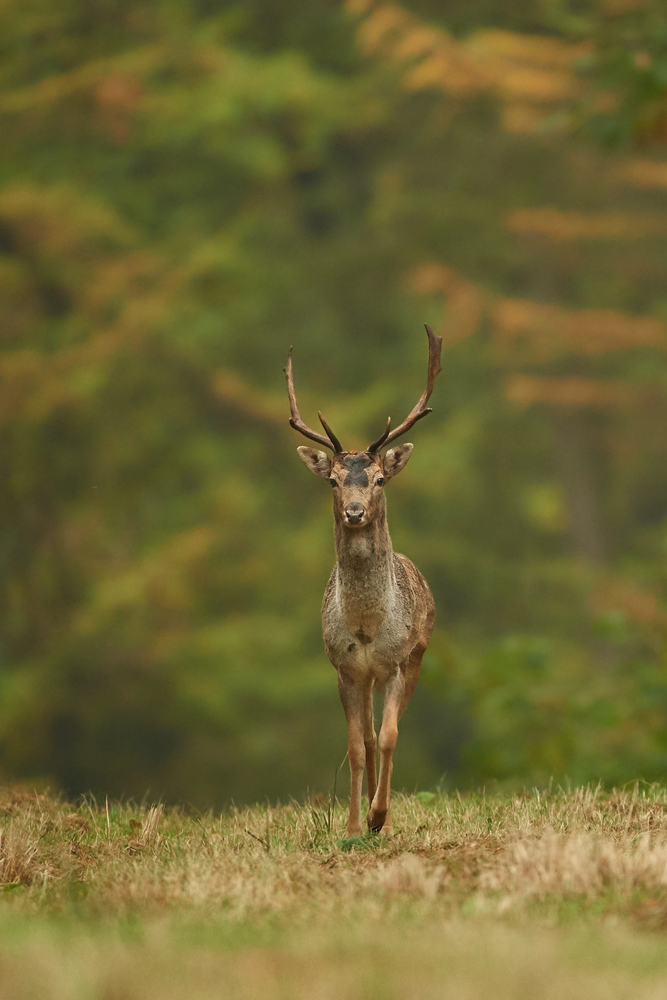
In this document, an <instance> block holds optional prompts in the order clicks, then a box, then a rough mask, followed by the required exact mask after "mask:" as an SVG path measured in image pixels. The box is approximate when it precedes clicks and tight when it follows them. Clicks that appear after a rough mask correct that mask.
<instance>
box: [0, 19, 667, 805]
mask: <svg viewBox="0 0 667 1000" xmlns="http://www.w3.org/2000/svg"><path fill="white" fill-rule="evenodd" d="M482 7H483V5H482ZM482 7H480V9H479V10H477V8H476V7H471V8H470V11H469V13H468V15H465V14H464V13H463V12H462V8H461V9H459V6H457V7H456V17H455V18H454V21H455V22H456V23H453V24H452V25H451V26H449V25H448V24H447V23H445V21H444V20H443V17H445V16H446V15H443V13H442V12H439V11H434V9H433V5H432V4H428V3H426V2H424V3H423V4H419V3H411V4H410V5H407V4H406V5H404V6H398V5H395V4H391V5H390V4H387V3H382V2H378V3H372V2H369V0H363V2H362V0H348V3H347V4H345V5H340V4H339V3H334V2H333V0H329V2H324V0H323V2H322V3H319V4H316V5H312V4H311V5H305V4H303V3H302V2H300V0H291V2H289V3H285V4H281V5H280V9H279V10H278V9H277V8H276V7H275V5H273V4H266V3H263V2H261V0H255V2H251V3H243V4H235V3H231V2H230V3H226V4H224V5H222V6H220V7H216V6H213V5H208V4H204V3H195V2H193V3H183V4H179V5H178V6H174V5H172V4H169V3H158V4H145V3H144V4H142V3H138V4H137V3H134V4H129V3H127V0H96V2H93V3H87V4H85V5H84V4H82V3H81V2H80V0H66V2H64V3H60V4H58V5H56V4H54V3H53V0H30V2H29V3H27V4H26V3H22V4H18V3H16V2H11V0H8V2H7V3H5V5H4V7H3V8H2V11H1V12H0V39H1V41H0V46H1V47H2V59H1V60H0V66H1V67H2V68H1V69H0V116H1V119H2V130H3V138H4V156H3V160H2V164H1V165H0V180H1V189H0V289H1V292H2V294H1V296H0V298H1V304H0V315H1V317H2V330H3V342H2V352H1V354H0V379H1V382H2V392H1V394H0V399H1V400H2V403H1V404H0V446H1V447H0V468H1V469H2V481H3V489H2V492H1V494H0V504H1V505H2V533H1V535H0V553H1V560H0V574H1V575H2V595H3V597H2V604H1V607H0V617H1V620H2V630H1V634H2V637H3V639H2V647H1V649H0V771H1V773H2V774H3V775H4V776H5V777H7V778H12V779H29V780H36V779H38V778H41V779H44V780H47V781H51V782H53V783H55V784H57V785H60V786H62V787H63V788H65V789H66V790H67V791H69V792H79V791H82V790H85V789H90V788H92V789H93V790H95V791H97V792H101V793H105V792H109V793H110V794H116V795H117V794H129V795H135V796H141V795H142V794H143V792H144V791H145V790H146V789H147V788H148V787H150V788H151V790H152V791H153V792H157V793H159V794H163V795H165V796H166V797H167V798H172V799H175V798H185V799H189V800H191V801H193V802H195V803H198V804H209V803H220V802H223V801H227V800H229V799H230V798H235V799H237V800H252V799H255V798H257V797H261V796H263V795H270V796H277V795H280V796H286V795H288V794H296V795H298V794H301V793H302V792H303V790H304V789H305V787H307V786H309V787H311V788H320V787H328V785H329V784H330V782H331V780H332V778H333V773H334V770H335V768H336V766H337V763H338V762H339V761H340V758H341V757H342V755H343V752H344V735H343V730H344V726H343V722H342V716H341V714H340V710H339V708H338V706H337V704H336V702H337V696H336V692H335V682H334V677H333V673H332V671H331V669H330V668H329V669H327V666H326V664H325V662H324V657H323V653H322V651H321V638H320V628H319V617H318V609H319V602H320V596H321V592H322V589H323V587H324V583H325V581H326V578H327V575H328V572H329V570H330V565H331V563H332V560H333V547H332V545H331V540H330V525H329V518H330V513H329V511H328V498H327V497H326V496H325V495H324V491H320V490H319V489H318V487H319V486H321V484H319V483H317V482H315V481H313V482H311V477H304V475H303V470H302V469H301V468H300V466H299V467H298V468H297V463H296V460H295V457H294V446H295V445H296V444H297V443H298V442H297V441H296V440H295V439H294V435H293V432H291V431H290V429H289V428H288V426H287V422H286V417H287V415H288V410H287V403H286V398H285V390H284V382H283V376H282V372H281V369H282V367H283V364H284V361H285V356H286V353H287V349H288V347H289V346H290V344H292V343H293V344H294V357H295V372H296V379H297V383H298V387H299V397H300V400H302V401H303V409H304V412H305V413H314V412H315V410H316V409H318V408H322V409H324V410H325V412H326V415H327V418H328V419H329V420H330V421H331V423H332V425H333V426H334V427H335V428H336V431H337V432H339V433H340V434H341V435H342V436H344V437H345V440H346V441H347V440H356V441H357V443H358V444H361V443H363V442H364V440H370V439H371V438H372V437H375V436H376V435H377V433H378V432H379V429H380V428H381V426H382V425H383V423H384V419H385V418H386V414H387V413H388V412H391V413H392V415H393V416H394V417H396V418H397V419H398V418H400V416H401V415H402V411H405V412H407V411H408V409H409V408H410V407H411V406H412V404H413V403H414V400H415V399H416V397H417V395H418V394H419V392H420V391H421V388H422V383H423V377H424V366H425V357H426V351H425V341H424V342H422V339H421V337H422V336H423V334H422V333H420V327H421V323H422V322H423V321H429V322H431V323H432V325H434V326H439V327H440V332H442V334H443V336H444V338H445V353H444V372H443V375H442V376H441V385H440V386H439V387H438V388H437V390H436V393H435V394H434V397H433V405H434V413H433V415H432V416H431V417H430V418H429V421H427V422H424V423H422V424H420V425H419V437H418V440H416V441H415V444H416V449H415V457H414V459H413V462H412V463H411V465H410V468H409V470H407V471H406V473H405V475H404V476H402V477H401V478H400V480H397V481H396V483H395V484H392V490H391V496H390V501H389V507H390V520H391V525H392V534H393V538H394V542H395V545H396V548H397V549H398V550H402V551H406V552H407V553H408V554H409V555H410V556H411V557H412V558H414V559H415V561H416V562H417V564H418V565H419V567H420V569H422V571H423V572H424V573H425V575H426V576H427V578H428V579H429V581H430V583H431V584H432V589H433V590H434V593H435V597H436V602H437V605H438V609H439V618H438V633H437V635H436V637H435V639H434V642H433V646H432V649H431V651H430V652H429V654H428V657H427V660H426V661H425V671H424V676H425V682H424V686H423V688H422V691H421V693H420V694H419V695H418V696H416V698H415V700H414V701H413V704H412V705H411V707H410V710H409V712H408V713H407V714H406V716H405V725H404V727H403V729H404V732H405V734H406V735H405V737H404V738H403V739H402V743H401V752H400V753H399V754H398V755H397V757H398V760H397V778H398V780H399V783H400V782H403V783H406V784H408V785H410V784H415V783H429V782H436V781H437V780H438V779H440V778H441V776H443V775H444V776H445V777H446V780H448V781H451V782H458V783H459V784H465V783H469V784H479V783H484V782H485V781H488V780H491V779H498V780H500V781H506V780H507V781H512V780H518V781H524V780H525V781H543V780H544V781H546V780H548V779H549V776H550V775H556V776H560V775H563V774H567V773H569V774H570V775H572V776H576V778H577V779H580V780H589V779H591V778H596V777H598V776H602V777H604V778H605V779H608V780H610V781H618V780H625V779H626V778H629V777H632V776H634V775H636V774H642V775H645V776H646V777H654V776H657V775H659V774H661V773H662V765H663V756H664V741H663V739H662V736H661V732H662V730H663V729H664V725H663V723H664V715H665V712H666V711H667V689H666V687H665V683H664V681H663V674H662V668H663V659H664V639H665V621H666V618H665V611H664V603H663V602H664V594H665V578H664V569H663V566H664V551H665V544H666V542H667V536H666V535H665V512H664V498H665V493H666V487H667V482H666V480H667V471H666V470H667V463H666V462H665V457H666V456H665V449H666V445H665V439H664V435H663V434H662V432H661V428H662V425H663V423H664V420H665V416H667V414H665V407H666V404H665V398H666V397H665V382H666V380H667V365H666V363H665V345H666V343H667V336H666V335H667V299H665V294H664V263H663V261H664V259H665V250H666V249H667V248H666V247H665V240H666V237H665V232H667V229H666V228H665V225H664V218H663V216H667V166H666V165H665V163H664V161H663V159H661V156H662V153H661V150H660V148H659V147H658V148H657V149H656V148H654V147H650V148H648V149H646V148H642V150H641V151H639V150H638V149H637V148H636V147H632V146H626V147H625V148H623V149H621V150H618V151H616V152H609V151H606V150H605V151H603V150H601V149H599V148H597V147H596V146H595V145H594V144H591V143H590V142H585V141H584V140H582V138H581V137H580V136H577V135H575V134H573V132H576V128H577V127H578V125H579V122H580V121H581V120H582V119H581V113H580V111H579V110H577V109H581V108H582V107H587V105H586V104H585V102H586V100H588V98H587V96H586V95H587V94H588V93H589V91H588V90H587V87H588V85H589V84H588V82H587V81H588V80H589V79H591V77H590V76H589V77H586V75H585V74H586V73H590V72H592V71H591V70H590V67H591V66H595V67H598V68H599V73H600V74H601V75H600V77H599V78H600V79H603V78H604V79H605V80H606V76H604V73H606V70H604V67H605V66H606V65H607V63H606V62H605V60H606V59H607V54H608V52H610V51H611V50H612V49H613V46H614V45H617V46H618V45H620V44H621V43H622V38H621V42H619V41H618V40H616V41H612V42H609V43H607V41H606V39H607V35H604V38H603V40H602V41H600V40H599V37H600V36H599V34H596V30H597V29H596V28H595V24H596V23H597V22H595V23H594V21H593V20H591V19H593V18H594V17H596V16H600V17H602V14H599V12H597V13H596V11H597V8H595V9H593V8H591V10H592V13H591V11H588V13H587V14H586V16H587V17H588V18H589V20H587V21H585V22H582V21H581V20H579V21H577V22H576V24H575V25H574V27H573V26H572V19H571V18H570V19H569V20H567V23H566V22H565V21H563V16H562V11H561V12H560V15H559V16H560V17H561V20H560V21H559V20H558V18H556V16H555V14H554V13H553V10H552V11H551V14H550V16H549V17H547V16H546V14H545V15H544V29H543V32H542V34H538V33H537V31H538V27H537V26H536V24H535V12H534V10H533V9H532V8H531V10H528V7H526V11H525V14H519V13H517V15H516V16H517V19H518V20H517V23H512V24H509V23H505V22H503V23H500V24H498V23H495V22H494V21H493V20H492V19H491V15H490V14H489V19H488V20H486V21H485V20H482V17H486V14H482V13H481V11H482ZM637 9H638V10H641V11H643V10H646V11H649V12H650V11H651V10H653V7H651V6H650V5H637ZM484 10H486V8H484ZM517 10H518V8H517ZM633 11H635V7H634V6H633V7H632V11H631V13H630V14H628V17H630V16H633V17H634V16H635V14H634V13H632V12H633ZM603 13H604V12H603ZM466 16H467V18H468V20H466ZM582 16H583V15H582ZM637 16H638V17H639V14H638V15H637ZM643 16H644V15H643V14H642V17H643ZM651 16H652V17H653V20H651V19H650V18H649V19H648V20H646V18H648V17H649V15H648V13H647V14H646V18H645V19H644V21H642V22H641V23H642V24H643V25H645V28H643V29H642V30H644V31H645V32H646V33H647V36H648V37H649V38H650V40H651V44H653V42H654V41H655V45H659V38H658V34H655V32H654V28H653V24H654V21H655V19H656V18H657V19H658V20H659V19H660V15H659V12H658V13H655V11H654V13H653V15H651ZM522 18H523V20H522ZM605 23H606V22H605ZM620 23H621V22H616V21H614V22H613V24H614V25H617V24H620ZM622 23H623V24H625V23H626V22H625V21H623V22H622ZM656 23H657V22H656ZM582 24H584V28H582ZM559 25H560V27H559ZM586 25H587V27H586ZM575 29H576V30H575ZM614 30H616V28H614ZM619 37H621V36H617V35H614V36H613V38H614V39H618V38H619ZM660 37H661V36H660ZM596 46H597V48H596ZM610 46H611V48H610ZM642 51H643V50H642ZM651 52H653V49H651ZM596 53H597V54H596ZM651 59H652V60H657V62H655V65H654V62H651V66H652V67H653V69H654V70H655V72H658V70H657V69H655V66H657V65H658V62H659V58H658V56H657V55H655V56H654V55H651ZM596 60H597V61H596ZM640 62H641V60H640ZM636 63H637V60H636V59H635V62H634V63H633V65H635V68H636ZM639 69H641V66H640V67H639ZM596 72H597V70H596ZM652 72H653V70H652ZM605 85H607V84H605ZM626 85H627V79H626V78H625V77H624V78H622V79H621V82H620V83H619V88H620V89H619V94H620V95H621V96H620V97H619V99H618V102H617V104H616V106H617V107H619V108H621V109H625V110H623V111H622V113H623V115H626V116H627V115H628V114H629V115H630V120H631V121H633V122H634V123H635V124H634V125H633V126H632V127H627V128H626V127H625V126H623V128H624V129H625V132H624V134H627V136H628V137H638V138H641V139H642V141H643V142H644V143H647V142H649V141H650V142H656V141H657V142H660V141H662V133H661V131H660V128H659V127H657V125H655V124H654V125H652V126H651V127H650V128H648V129H646V128H644V126H643V125H641V122H643V121H644V120H645V118H644V117H643V116H644V111H645V109H646V107H648V105H647V104H645V103H641V102H640V103H641V108H640V107H639V105H638V104H637V103H636V102H635V104H632V102H630V103H628V101H627V100H626V98H625V97H624V96H623V95H624V94H626V92H627V86H626ZM651 100H653V98H651ZM582 102H583V103H582ZM649 104H650V107H651V108H653V109H654V110H652V111H651V114H652V115H654V111H655V102H653V103H650V102H649ZM628 109H630V110H629V111H628ZM632 109H634V110H632ZM646 113H648V112H646ZM656 114H657V112H656ZM633 116H634V117H633ZM587 120H588V119H587ZM624 120H625V119H624ZM651 120H652V121H653V122H654V123H655V122H657V120H658V119H657V118H656V117H655V115H654V117H653V118H652V119H651ZM307 419H308V418H307ZM309 422H311V423H312V420H311V421H309Z"/></svg>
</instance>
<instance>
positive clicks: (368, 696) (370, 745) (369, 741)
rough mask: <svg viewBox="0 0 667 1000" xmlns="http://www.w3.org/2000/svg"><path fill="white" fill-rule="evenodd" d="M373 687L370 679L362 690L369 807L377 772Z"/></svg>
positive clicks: (375, 786) (374, 789)
mask: <svg viewBox="0 0 667 1000" xmlns="http://www.w3.org/2000/svg"><path fill="white" fill-rule="evenodd" d="M374 687H375V681H374V680H372V679H371V681H370V683H369V685H368V687H367V688H366V689H365V690H364V746H365V748H366V785H367V788H368V803H369V805H370V803H371V802H372V801H373V796H374V795H375V792H376V791H377V770H376V763H375V749H376V746H377V736H376V735H375V722H374V720H373V688H374Z"/></svg>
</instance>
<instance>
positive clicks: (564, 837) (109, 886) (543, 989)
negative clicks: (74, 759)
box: [0, 786, 667, 1000]
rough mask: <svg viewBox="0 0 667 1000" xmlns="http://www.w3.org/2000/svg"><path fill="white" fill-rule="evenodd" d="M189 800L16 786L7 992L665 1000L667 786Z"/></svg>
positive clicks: (5, 936) (5, 883) (327, 999)
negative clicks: (358, 822) (348, 803)
mask: <svg viewBox="0 0 667 1000" xmlns="http://www.w3.org/2000/svg"><path fill="white" fill-rule="evenodd" d="M392 811H393V814H394V824H395V828H396V830H395V835H394V837H393V838H391V839H385V838H382V837H372V838H367V839H363V840H359V841H355V842H346V841H344V840H341V837H342V831H343V830H344V825H345V823H344V809H343V808H342V806H336V807H333V806H332V804H331V803H329V802H327V801H326V800H323V799H319V800H315V801H312V802H310V803H307V804H305V805H296V804H292V805H288V806H283V807H281V808H278V809H273V808H267V807H256V808H254V809H248V810H245V809H237V810H231V811H229V812H227V813H225V814H223V815H212V814H208V815H192V814H189V813H187V812H184V811H182V810H178V809H169V810H167V809H164V810H163V809H162V807H161V806H160V805H157V806H152V807H145V808H138V807H133V806H130V805H125V804H123V805H118V804H112V803H108V804H107V803H100V802H94V801H90V800H88V801H83V802H81V803H79V804H77V805H76V806H74V805H71V804H69V803H63V802H59V801H57V800H56V799H53V798H50V797H47V796H41V795H34V794H33V795H31V794H26V793H21V792H17V791H14V792H12V791H11V790H6V791H4V792H2V791H0V889H1V890H2V891H0V997H2V1000H14V998H16V1000H19V998H20V1000H31V998H33V997H34V998H35V1000H37V998H40V1000H51V998H58V1000H61V998H62V1000H65V998H67V1000H79V998H100V1000H134V998H137V1000H139V998H142V1000H144V998H148V1000H152V998H156V1000H157V998H161V1000H162V998H167V1000H170V998H181V997H183V998H185V997H188V998H189V997H192V998H202V1000H203V998H209V997H210V998H213V997H227V996H229V997H234V998H239V1000H251V998H252V1000H255V998H260V997H261V998H267V997H269V998H270V997H279V998H285V1000H293V998H294V1000H301V998H303V1000H306V998H308V1000H356V998H363V1000H366V998H369V1000H370V998H378V1000H380V998H381V1000H398V998H403V997H419V998H431V997H432V998H434V1000H435V998H443V997H450V996H451V997H453V998H457V1000H459V998H462V1000H466V998H477V997H482V996H484V997H487V996H488V997H493V998H500V1000H505V998H510V997H511V998H514V997H521V998H530V997H548V998H551V997H553V998H556V997H558V998H562V997H568V998H575V1000H577V998H580V997H581V998H586V1000H594V998H597V997H600V998H603V997H604V998H609V997H628V998H633V1000H643V998H656V1000H657V998H664V997H666V996H667V933H666V930H667V792H665V791H664V790H663V789H659V788H655V787H645V788H642V786H638V787H637V788H633V789H631V790H624V791H616V792H613V793H611V794H605V793H603V792H601V791H596V790H592V789H584V790H582V789H578V790H575V791H572V792H555V793H553V794H542V793H538V792H534V793H532V794H523V795H521V796H507V795H497V796H493V797H490V796H485V795H478V796H472V797H465V798H460V797H458V796H444V795H443V796H429V795H426V794H423V795H421V796H400V795H399V796H396V798H395V800H394V805H393V809H392Z"/></svg>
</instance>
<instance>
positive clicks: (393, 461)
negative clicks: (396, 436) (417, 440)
mask: <svg viewBox="0 0 667 1000" xmlns="http://www.w3.org/2000/svg"><path fill="white" fill-rule="evenodd" d="M413 448H414V445H412V444H399V445H398V446H397V447H396V448H390V449H389V451H388V452H387V454H386V455H385V456H384V463H383V464H384V474H385V476H386V478H387V479H391V477H392V476H395V475H397V474H398V473H399V472H400V471H401V469H402V468H403V466H404V465H407V464H408V459H409V458H410V455H411V454H412V449H413Z"/></svg>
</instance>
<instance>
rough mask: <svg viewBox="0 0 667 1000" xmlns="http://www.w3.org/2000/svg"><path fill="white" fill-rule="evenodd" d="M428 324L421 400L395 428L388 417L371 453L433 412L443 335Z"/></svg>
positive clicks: (370, 448)
mask: <svg viewBox="0 0 667 1000" xmlns="http://www.w3.org/2000/svg"><path fill="white" fill-rule="evenodd" d="M425 326H426V333H427V334H428V375H427V377H426V388H425V389H424V391H423V393H422V394H421V397H420V399H419V402H418V403H417V404H416V405H415V406H414V407H413V408H412V410H411V411H410V413H409V414H408V416H407V417H406V418H405V420H404V421H403V423H402V424H399V425H398V427H395V428H394V430H393V431H392V430H390V428H391V417H389V418H388V419H387V426H386V428H385V431H384V434H382V435H381V436H380V437H379V438H378V439H377V441H373V444H369V446H368V448H367V451H369V452H370V454H371V455H374V454H376V452H378V451H379V450H380V448H383V447H385V445H388V444H391V443H392V441H395V440H396V438H399V437H401V435H402V434H405V432H406V431H409V430H410V428H411V427H412V426H413V424H416V423H417V421H418V420H421V418H422V417H425V416H426V415H427V414H428V413H430V412H431V407H430V406H427V405H426V404H427V403H428V400H429V396H430V395H431V393H432V392H433V386H434V385H435V378H436V375H437V374H438V372H439V371H442V366H441V364H440V353H441V351H442V337H436V335H435V334H434V333H433V330H432V329H431V327H430V326H429V325H428V324H425Z"/></svg>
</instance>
